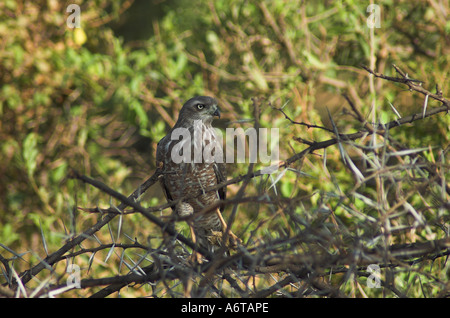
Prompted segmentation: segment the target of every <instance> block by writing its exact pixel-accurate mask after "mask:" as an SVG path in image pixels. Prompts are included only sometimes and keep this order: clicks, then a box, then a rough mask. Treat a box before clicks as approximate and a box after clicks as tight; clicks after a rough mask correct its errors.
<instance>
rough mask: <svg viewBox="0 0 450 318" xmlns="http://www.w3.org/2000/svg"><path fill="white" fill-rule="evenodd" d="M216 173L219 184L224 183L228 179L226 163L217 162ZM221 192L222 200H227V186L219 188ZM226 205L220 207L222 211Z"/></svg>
mask: <svg viewBox="0 0 450 318" xmlns="http://www.w3.org/2000/svg"><path fill="white" fill-rule="evenodd" d="M214 173H215V174H216V178H217V184H219V183H222V182H224V181H226V180H227V170H226V164H225V163H215V164H214ZM217 192H218V193H219V198H220V200H225V199H226V197H227V187H226V186H225V187H223V188H220V189H219V190H217ZM223 209H224V206H223V205H222V206H221V207H220V211H223Z"/></svg>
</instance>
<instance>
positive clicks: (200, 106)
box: [197, 104, 205, 110]
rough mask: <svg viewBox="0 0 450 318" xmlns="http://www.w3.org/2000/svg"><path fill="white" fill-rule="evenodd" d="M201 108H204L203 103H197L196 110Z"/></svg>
mask: <svg viewBox="0 0 450 318" xmlns="http://www.w3.org/2000/svg"><path fill="white" fill-rule="evenodd" d="M203 108H205V105H203V104H198V105H197V109H198V110H202V109H203Z"/></svg>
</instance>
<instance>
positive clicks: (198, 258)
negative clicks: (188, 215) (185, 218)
mask: <svg viewBox="0 0 450 318" xmlns="http://www.w3.org/2000/svg"><path fill="white" fill-rule="evenodd" d="M189 230H190V231H191V239H192V242H194V244H197V238H196V236H195V232H194V227H193V226H192V225H191V224H189ZM191 261H192V262H194V263H198V264H201V263H202V256H201V255H200V254H199V253H198V252H197V251H195V250H193V251H192V255H191Z"/></svg>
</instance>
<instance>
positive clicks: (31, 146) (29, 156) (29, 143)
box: [22, 132, 38, 176]
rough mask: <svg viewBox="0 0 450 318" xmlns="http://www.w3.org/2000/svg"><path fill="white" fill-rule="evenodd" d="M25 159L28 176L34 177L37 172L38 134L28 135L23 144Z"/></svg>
mask: <svg viewBox="0 0 450 318" xmlns="http://www.w3.org/2000/svg"><path fill="white" fill-rule="evenodd" d="M22 155H23V159H24V161H25V167H26V169H27V172H28V175H29V176H32V175H33V174H34V171H35V170H36V158H37V155H38V150H37V134H36V133H34V132H32V133H29V134H28V135H27V137H26V138H25V140H24V142H23V151H22Z"/></svg>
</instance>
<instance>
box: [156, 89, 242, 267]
mask: <svg viewBox="0 0 450 318" xmlns="http://www.w3.org/2000/svg"><path fill="white" fill-rule="evenodd" d="M216 116H217V117H219V118H220V111H219V108H218V106H217V100H216V99H214V98H212V97H208V96H197V97H193V98H191V99H189V100H188V101H187V102H186V103H185V104H184V105H183V107H182V108H181V110H180V113H179V116H178V120H177V122H176V123H175V126H174V127H173V128H172V129H171V130H170V131H169V133H168V134H167V135H166V136H165V137H164V138H162V139H161V140H160V141H159V142H158V146H157V150H156V163H157V166H158V167H160V169H161V170H162V174H161V177H160V184H161V186H162V189H163V192H164V194H165V196H166V199H167V200H168V201H174V200H178V199H180V198H182V199H181V201H180V202H178V203H177V204H176V205H175V206H174V207H173V208H172V209H173V211H174V213H176V215H178V216H181V217H184V216H189V215H192V217H191V218H190V220H192V221H191V222H189V221H188V224H189V226H190V230H191V236H192V240H193V242H194V243H196V244H199V245H200V246H202V247H204V248H206V249H208V250H209V251H211V252H214V249H216V248H217V247H218V246H221V245H223V244H224V242H223V240H222V236H223V235H224V233H225V231H226V230H227V228H226V226H227V225H226V222H225V221H224V219H223V217H222V214H221V212H222V211H223V208H224V207H223V206H218V207H216V208H214V209H213V210H212V211H209V213H200V212H201V211H202V210H204V209H205V208H207V207H209V206H212V205H217V202H218V201H219V200H224V199H225V197H226V187H223V188H220V189H218V190H214V191H207V189H209V188H211V187H214V186H216V185H217V184H219V183H221V182H223V181H225V180H226V169H225V162H224V156H223V150H222V145H221V140H219V139H218V138H217V135H216V133H215V131H214V128H213V127H212V125H211V124H212V121H213V118H214V117H216ZM228 237H229V239H230V240H229V241H228V242H227V243H225V245H226V246H227V247H233V246H235V245H236V244H237V242H239V241H240V240H239V238H237V237H236V236H235V235H234V234H233V233H232V232H231V231H230V232H229V234H228ZM194 258H195V259H196V260H199V255H194Z"/></svg>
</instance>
